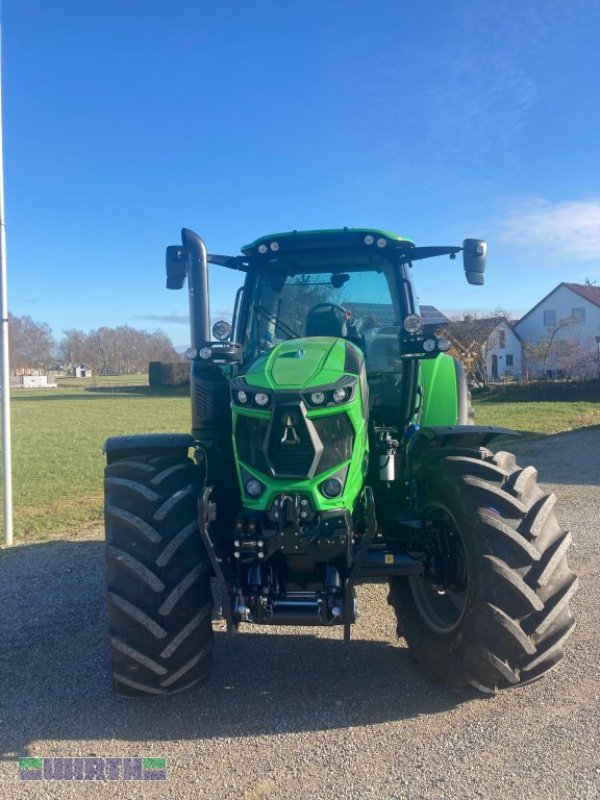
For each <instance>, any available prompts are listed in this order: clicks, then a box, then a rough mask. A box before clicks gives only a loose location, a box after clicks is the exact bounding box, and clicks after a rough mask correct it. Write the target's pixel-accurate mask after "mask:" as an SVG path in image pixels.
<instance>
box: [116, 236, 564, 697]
mask: <svg viewBox="0 0 600 800" xmlns="http://www.w3.org/2000/svg"><path fill="white" fill-rule="evenodd" d="M461 251H462V254H463V264H464V270H465V273H466V278H467V281H468V282H469V283H472V284H479V285H480V284H483V282H484V270H485V258H486V243H485V242H483V241H481V240H477V239H467V240H465V241H464V243H463V246H462V247H416V246H415V245H414V244H413V242H411V241H410V240H408V239H405V238H402V237H399V236H396V235H394V234H391V233H387V232H384V231H379V230H372V229H353V228H344V229H341V230H318V231H293V232H290V233H282V234H274V235H271V236H264V237H261V238H260V239H257V240H256V241H255V242H253V243H252V244H249V245H247V246H246V247H243V248H242V253H241V255H238V256H219V255H208V254H207V251H206V248H205V246H204V243H203V241H202V240H201V239H200V237H199V236H197V234H195V233H193V232H192V231H190V230H187V229H184V230H183V231H182V245H176V246H172V247H169V248H167V287H168V288H170V289H180V288H182V287H183V285H184V282H185V279H186V278H187V280H188V287H189V297H190V321H191V348H190V350H189V351H188V353H187V356H188V357H189V358H190V360H191V402H192V430H191V434H185V433H180V434H147V435H133V436H121V437H112V438H109V439H108V440H107V441H106V444H105V452H106V456H107V466H106V473H105V515H106V544H107V548H106V552H107V582H108V610H109V621H110V642H111V654H112V677H113V684H114V688H115V691H116V692H117V693H118V694H121V695H124V696H127V697H133V696H147V695H163V694H169V693H174V692H179V691H182V690H184V689H187V688H189V687H190V686H193V685H194V684H196V683H197V682H198V681H200V680H202V679H204V678H206V677H207V676H208V673H209V666H210V661H211V653H212V649H213V644H214V640H213V627H212V621H211V619H212V616H213V612H214V609H215V608H216V609H218V613H220V614H221V615H222V618H223V619H224V621H225V623H226V625H227V630H228V631H229V632H233V631H234V630H236V629H237V628H238V626H239V625H240V624H241V623H246V622H249V623H254V624H255V625H293V626H308V625H310V626H315V625H328V626H331V625H339V626H340V627H341V630H342V631H343V636H344V639H345V640H348V639H349V638H350V630H351V625H352V623H353V622H354V621H355V619H356V615H357V608H356V600H355V587H356V585H357V584H359V583H364V582H367V581H371V582H382V581H385V582H388V583H389V598H388V599H389V603H390V605H391V606H392V608H393V611H394V612H395V615H396V618H397V630H398V635H399V636H401V637H404V639H405V640H406V642H407V644H408V647H409V648H410V649H411V650H412V652H413V654H414V656H415V657H416V659H417V660H418V661H419V662H421V663H422V665H423V666H424V668H425V669H426V670H427V671H428V672H429V673H430V675H432V676H433V677H435V678H437V679H441V680H443V681H446V682H447V683H448V684H449V685H450V686H453V687H473V688H475V689H477V690H479V691H482V692H485V693H493V692H495V691H496V690H498V689H501V688H505V687H510V686H519V685H523V684H526V683H529V682H531V681H533V680H535V679H537V678H539V677H540V676H542V675H543V674H545V673H546V672H548V671H549V670H550V669H552V668H553V667H554V666H555V665H556V664H557V663H558V662H559V661H560V659H561V658H562V656H563V645H564V643H565V640H566V639H567V637H568V636H569V634H570V633H571V632H572V630H573V628H574V625H575V623H574V620H573V616H572V614H571V611H570V608H569V601H570V598H571V596H572V595H573V592H574V591H575V589H576V586H577V579H576V576H575V575H574V574H573V572H571V570H570V569H569V567H568V565H567V560H566V551H567V549H568V547H569V544H570V541H571V540H570V535H569V533H568V532H567V531H565V530H563V529H562V528H561V527H560V525H559V524H558V523H557V521H556V518H555V515H554V511H553V506H554V502H555V498H554V496H552V495H548V494H545V493H544V492H543V491H542V490H541V489H540V488H539V487H538V485H537V482H536V470H535V469H534V468H533V467H526V468H524V469H523V468H521V467H519V466H517V464H516V462H515V459H514V457H513V456H512V455H511V454H510V453H508V452H505V451H501V452H496V453H494V452H492V450H490V449H489V448H488V445H489V444H490V442H492V441H493V440H494V439H495V438H496V437H498V436H502V437H506V436H510V435H514V434H511V431H508V430H506V429H503V428H490V427H481V426H477V425H475V424H474V423H473V414H472V408H471V404H470V395H469V392H468V388H467V384H466V380H465V375H464V372H463V369H462V367H461V365H460V364H459V363H458V362H457V361H455V360H454V359H453V358H451V357H450V356H449V355H448V353H447V352H446V351H447V350H448V349H449V347H450V342H449V341H448V340H447V339H444V338H441V337H440V336H439V335H436V333H435V328H434V327H433V326H431V325H428V324H427V319H426V318H425V319H424V318H423V316H422V315H421V313H420V310H419V307H418V305H417V300H416V297H415V293H414V290H413V286H412V281H411V275H410V273H411V269H412V266H413V264H414V263H415V262H417V261H419V260H422V259H426V258H430V257H434V256H442V255H448V256H450V258H451V259H454V258H455V257H456V254H457V253H459V252H461ZM209 262H211V263H213V264H215V265H218V266H219V267H220V268H223V269H231V270H238V271H241V272H242V273H245V281H244V285H243V287H242V288H241V289H240V290H239V291H238V293H237V296H236V301H235V308H234V312H233V322H232V325H230V324H229V323H227V322H225V321H219V322H216V323H215V324H214V325H213V326H212V336H211V327H210V315H209V304H208V263H209ZM213 590H214V591H213ZM213 595H214V597H215V598H217V599H216V600H215V599H213Z"/></svg>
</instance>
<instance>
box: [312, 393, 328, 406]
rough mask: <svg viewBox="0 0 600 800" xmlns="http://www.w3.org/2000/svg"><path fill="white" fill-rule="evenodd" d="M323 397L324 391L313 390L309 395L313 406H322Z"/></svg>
mask: <svg viewBox="0 0 600 800" xmlns="http://www.w3.org/2000/svg"><path fill="white" fill-rule="evenodd" d="M325 399H326V398H325V392H313V393H312V394H311V396H310V402H311V403H312V404H313V405H315V406H322V405H323V403H324V402H325Z"/></svg>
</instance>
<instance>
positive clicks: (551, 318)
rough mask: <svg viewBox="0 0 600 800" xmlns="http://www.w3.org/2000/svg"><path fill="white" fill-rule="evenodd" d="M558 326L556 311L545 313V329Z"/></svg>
mask: <svg viewBox="0 0 600 800" xmlns="http://www.w3.org/2000/svg"><path fill="white" fill-rule="evenodd" d="M552 325H556V311H544V327H545V328H550V327H551V326H552Z"/></svg>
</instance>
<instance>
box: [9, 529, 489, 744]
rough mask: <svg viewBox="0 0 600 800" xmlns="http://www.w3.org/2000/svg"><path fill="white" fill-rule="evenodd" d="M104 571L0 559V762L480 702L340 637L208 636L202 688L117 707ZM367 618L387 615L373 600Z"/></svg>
mask: <svg viewBox="0 0 600 800" xmlns="http://www.w3.org/2000/svg"><path fill="white" fill-rule="evenodd" d="M103 570H104V563H103V545H102V543H101V542H97V541H91V542H90V541H86V542H65V541H59V542H52V543H44V544H34V545H29V546H23V547H18V548H15V549H14V550H10V551H3V552H2V553H0V604H1V606H0V607H2V609H3V614H2V620H1V622H0V637H1V638H0V641H1V642H2V653H1V656H0V658H1V662H2V663H1V671H0V675H1V680H2V686H1V689H0V691H1V694H0V697H1V698H2V714H1V715H0V717H1V720H2V722H1V723H0V728H1V730H2V734H1V738H0V759H12V758H14V757H15V756H23V755H27V754H28V750H29V747H30V745H31V744H32V743H33V742H36V741H46V740H50V741H53V740H54V741H60V742H64V741H70V742H73V743H74V750H77V742H78V741H90V740H98V741H99V742H103V741H104V740H110V739H118V740H121V741H123V740H124V741H132V742H140V741H142V742H143V741H146V740H148V741H154V740H163V739H168V740H173V739H174V740H177V739H186V740H187V739H201V738H206V739H211V738H221V737H223V738H225V737H229V738H230V737H252V736H259V735H264V734H285V733H292V732H297V731H310V730H327V729H334V728H346V727H349V728H351V727H353V726H357V725H369V724H375V723H380V722H386V721H391V720H402V719H409V718H411V717H416V716H420V715H423V714H438V713H441V712H445V711H448V710H449V709H452V708H454V707H456V706H458V705H460V704H461V703H463V702H466V701H469V700H472V699H473V697H474V696H478V697H479V695H474V694H473V693H471V692H457V693H453V692H450V691H448V690H447V689H444V688H442V687H441V686H439V687H438V686H437V685H434V684H431V683H429V682H428V681H426V680H425V679H424V678H423V677H422V676H421V674H420V673H419V672H417V670H416V668H415V667H413V665H412V664H411V661H410V659H409V655H408V651H407V650H406V649H405V648H402V647H399V646H397V645H396V644H395V643H394V644H392V643H390V644H388V643H385V642H381V641H368V640H356V641H353V642H352V643H351V644H350V645H344V643H343V642H342V641H341V630H340V638H339V639H325V638H317V637H315V636H313V635H310V634H306V633H305V634H302V635H299V636H294V635H290V634H286V633H281V634H280V633H278V632H276V629H271V631H272V632H271V633H261V632H260V631H259V630H258V631H257V629H256V628H253V629H251V628H247V629H246V630H247V631H250V632H244V633H241V634H239V635H236V636H234V637H232V638H229V637H228V636H227V635H226V634H225V633H217V634H216V647H215V660H214V665H213V677H212V678H211V679H210V680H209V681H208V682H207V683H205V684H203V685H199V686H197V687H194V688H193V689H191V690H189V691H187V692H184V693H182V694H180V695H174V696H172V697H164V698H157V699H148V700H122V699H119V698H117V697H115V696H114V695H113V694H112V691H111V687H110V678H109V674H108V664H107V648H106V619H105V610H104V582H103ZM376 613H381V614H385V615H388V614H391V611H390V609H389V608H388V606H387V605H386V604H385V603H382V604H381V605H380V606H378V607H377V608H376ZM279 630H283V629H279ZM255 631H256V632H255ZM101 749H102V748H101ZM76 754H79V755H88V753H80V752H79V751H77V753H76Z"/></svg>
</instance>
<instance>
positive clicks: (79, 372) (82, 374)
mask: <svg viewBox="0 0 600 800" xmlns="http://www.w3.org/2000/svg"><path fill="white" fill-rule="evenodd" d="M74 372H75V377H76V378H91V377H92V370H91V368H90V367H88V366H87V364H77V366H76V367H75V370H74Z"/></svg>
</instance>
